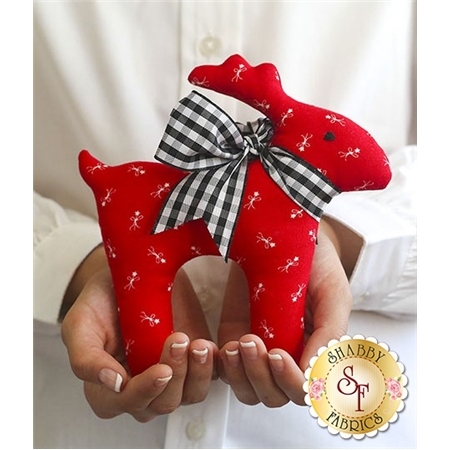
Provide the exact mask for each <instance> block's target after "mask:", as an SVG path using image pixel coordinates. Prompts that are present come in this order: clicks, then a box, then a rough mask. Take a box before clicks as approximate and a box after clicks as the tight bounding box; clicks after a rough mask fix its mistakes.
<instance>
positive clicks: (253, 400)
mask: <svg viewBox="0 0 450 450" xmlns="http://www.w3.org/2000/svg"><path fill="white" fill-rule="evenodd" d="M219 361H220V364H219V373H220V377H221V379H222V380H223V381H225V382H226V383H227V384H229V385H230V387H231V389H232V391H233V392H234V395H235V396H236V398H237V399H238V400H239V401H240V402H242V403H244V404H245V405H256V404H258V403H260V400H259V398H258V395H257V394H256V392H255V390H254V389H253V386H252V384H251V383H250V381H249V379H248V377H247V374H246V372H245V368H244V365H243V363H242V359H241V355H240V351H239V342H238V341H231V342H227V343H226V344H225V345H224V346H223V347H222V348H221V350H220V352H219Z"/></svg>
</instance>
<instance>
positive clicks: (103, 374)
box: [98, 369, 123, 392]
mask: <svg viewBox="0 0 450 450" xmlns="http://www.w3.org/2000/svg"><path fill="white" fill-rule="evenodd" d="M98 379H99V380H100V381H101V382H102V383H103V384H104V385H105V386H106V387H107V388H109V389H111V390H112V391H114V392H120V388H121V386H122V382H123V378H122V375H120V373H117V372H114V370H111V369H102V370H100V372H99V374H98Z"/></svg>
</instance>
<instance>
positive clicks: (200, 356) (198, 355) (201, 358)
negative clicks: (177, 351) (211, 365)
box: [192, 348, 208, 364]
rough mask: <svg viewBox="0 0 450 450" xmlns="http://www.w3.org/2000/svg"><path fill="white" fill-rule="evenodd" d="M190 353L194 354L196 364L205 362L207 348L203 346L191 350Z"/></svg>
mask: <svg viewBox="0 0 450 450" xmlns="http://www.w3.org/2000/svg"><path fill="white" fill-rule="evenodd" d="M192 354H193V355H194V361H195V362H196V363H198V364H205V362H206V360H207V359H208V349H207V348H205V349H203V350H197V349H194V350H192Z"/></svg>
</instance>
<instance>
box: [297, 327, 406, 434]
mask: <svg viewBox="0 0 450 450" xmlns="http://www.w3.org/2000/svg"><path fill="white" fill-rule="evenodd" d="M403 372H404V366H403V364H402V363H400V362H399V361H398V356H397V354H396V353H395V352H393V351H389V347H388V346H387V345H386V344H384V343H378V341H377V340H376V339H375V338H373V337H370V338H367V339H366V338H364V336H361V335H356V336H354V337H353V338H352V337H350V336H343V337H342V338H341V339H340V340H339V341H337V340H333V341H330V342H329V343H328V346H327V347H322V348H320V349H319V351H318V356H315V357H314V358H311V360H310V363H309V368H308V369H307V370H306V372H305V376H306V379H307V381H306V382H305V384H304V386H303V388H304V390H305V392H306V396H305V401H306V404H307V405H309V406H310V410H309V411H310V414H311V415H312V416H313V417H316V418H317V421H318V424H319V425H320V426H321V427H323V428H325V427H328V431H329V432H330V433H331V434H338V433H339V434H340V435H341V437H343V438H345V439H348V438H351V437H353V438H355V439H362V438H363V437H364V436H369V437H373V436H376V434H377V433H378V431H386V430H387V429H388V428H389V424H390V423H392V422H395V421H396V420H397V418H398V413H399V412H400V411H402V410H403V408H404V402H403V400H404V399H405V398H406V397H407V395H408V391H407V390H406V388H405V386H406V385H407V382H408V379H407V378H406V376H405V375H404V374H403Z"/></svg>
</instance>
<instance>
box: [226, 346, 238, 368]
mask: <svg viewBox="0 0 450 450" xmlns="http://www.w3.org/2000/svg"><path fill="white" fill-rule="evenodd" d="M225 353H226V355H227V361H228V364H229V365H230V366H231V367H238V366H239V349H238V348H237V349H236V350H225Z"/></svg>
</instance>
